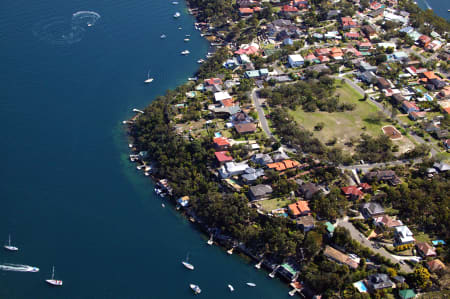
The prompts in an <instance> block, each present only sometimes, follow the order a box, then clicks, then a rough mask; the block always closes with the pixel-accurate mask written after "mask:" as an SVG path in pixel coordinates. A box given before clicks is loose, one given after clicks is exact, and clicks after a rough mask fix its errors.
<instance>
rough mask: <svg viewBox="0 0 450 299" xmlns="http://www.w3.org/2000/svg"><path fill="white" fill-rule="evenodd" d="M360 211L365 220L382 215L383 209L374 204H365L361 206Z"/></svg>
mask: <svg viewBox="0 0 450 299" xmlns="http://www.w3.org/2000/svg"><path fill="white" fill-rule="evenodd" d="M361 211H362V213H363V215H364V216H365V217H367V218H370V217H377V216H381V215H383V214H384V208H383V207H382V206H381V205H380V204H379V203H376V202H367V203H363V204H362V205H361Z"/></svg>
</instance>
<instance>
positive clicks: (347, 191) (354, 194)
mask: <svg viewBox="0 0 450 299" xmlns="http://www.w3.org/2000/svg"><path fill="white" fill-rule="evenodd" d="M341 190H342V193H344V195H345V196H346V197H347V198H349V199H352V200H358V199H361V198H362V197H363V196H364V192H362V191H361V190H360V189H359V188H358V187H356V186H348V187H342V188H341Z"/></svg>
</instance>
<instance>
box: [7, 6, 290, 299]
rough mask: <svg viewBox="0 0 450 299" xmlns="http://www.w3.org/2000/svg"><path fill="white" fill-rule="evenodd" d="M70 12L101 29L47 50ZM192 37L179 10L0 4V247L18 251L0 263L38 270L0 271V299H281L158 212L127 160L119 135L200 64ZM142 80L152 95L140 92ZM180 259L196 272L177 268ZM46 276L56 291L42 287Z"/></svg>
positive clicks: (282, 292) (263, 279) (272, 286)
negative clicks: (91, 14)
mask: <svg viewBox="0 0 450 299" xmlns="http://www.w3.org/2000/svg"><path fill="white" fill-rule="evenodd" d="M79 10H92V11H96V12H98V13H99V14H100V15H101V19H100V20H99V21H98V22H97V23H96V24H95V25H94V26H92V27H89V28H87V30H86V32H85V33H84V35H83V36H82V38H81V39H80V40H79V41H78V42H77V43H72V44H70V45H65V46H61V45H55V44H53V43H51V42H49V38H48V37H49V36H50V37H51V36H53V35H51V34H50V33H52V34H56V33H55V32H60V31H59V29H60V28H59V27H55V26H56V25H58V24H59V25H61V24H63V25H64V24H66V23H64V22H69V21H70V18H71V15H72V14H73V13H74V12H76V11H79ZM177 10H178V11H180V12H182V16H181V17H180V18H179V19H178V20H175V19H173V17H172V15H173V14H174V12H175V11H177ZM54 22H60V23H57V24H56V25H55V23H54ZM61 22H62V23H61ZM192 23H193V19H192V18H191V17H190V16H189V15H187V14H186V12H185V7H184V4H183V3H180V5H179V6H173V5H172V4H170V2H169V1H162V0H155V1H143V0H117V1H106V0H98V1H87V0H74V1H56V0H40V1H31V0H16V1H2V2H1V3H0V28H2V30H1V31H0V47H1V51H0V58H1V61H2V64H1V65H2V68H1V72H0V118H1V120H2V123H3V125H2V126H1V128H0V136H1V138H2V139H1V140H2V141H1V142H2V143H1V144H2V146H1V147H0V157H1V158H0V163H1V168H0V169H1V170H0V240H3V239H5V240H6V238H7V235H8V233H11V234H12V238H13V243H14V244H15V245H17V246H18V247H20V251H19V252H18V253H14V254H13V253H9V252H6V251H4V250H0V263H1V264H4V263H14V264H27V265H33V266H37V267H39V268H40V269H41V271H40V272H39V273H20V272H6V271H0V298H177V299H178V298H191V296H192V292H191V291H190V290H189V289H188V284H189V283H191V282H193V283H197V284H199V285H200V286H201V288H202V289H203V292H202V294H201V296H202V298H225V297H229V296H230V293H229V291H228V289H227V287H226V285H227V284H228V283H231V284H233V285H234V287H235V289H236V291H235V292H234V293H233V294H232V295H233V297H236V298H275V297H276V298H284V297H286V298H287V297H288V295H287V291H288V289H287V288H286V287H285V285H284V284H282V283H281V282H280V281H278V280H276V279H275V280H270V279H269V278H268V277H267V273H265V272H263V271H256V270H255V269H254V268H253V267H251V266H248V265H247V263H248V262H246V261H245V260H244V259H242V258H239V257H238V256H235V255H233V256H228V255H227V254H226V253H225V251H224V250H222V249H220V248H218V247H216V246H207V245H206V240H205V238H204V237H203V236H202V235H201V234H199V233H198V232H197V231H196V230H195V229H194V228H193V227H192V226H191V225H190V224H189V222H187V221H186V220H185V219H184V218H183V217H181V216H180V215H179V214H178V213H177V212H176V211H175V210H174V209H172V208H171V207H170V205H168V204H166V208H162V207H161V199H159V198H156V197H155V195H154V194H153V192H152V188H151V184H150V181H149V179H148V178H145V177H144V176H143V175H142V174H141V173H138V172H137V171H136V169H135V165H132V164H130V163H129V162H128V160H127V155H128V150H127V140H126V136H125V135H124V132H123V128H122V124H121V121H122V120H124V119H126V118H128V117H130V116H131V115H132V113H131V109H132V108H134V107H137V108H142V107H144V106H146V105H147V104H148V103H150V102H151V100H152V99H153V98H154V97H155V96H156V95H159V94H162V93H164V91H165V90H166V89H168V88H173V87H175V86H176V85H178V84H180V83H182V82H184V81H185V80H186V78H187V77H190V76H192V74H193V72H194V71H195V69H196V68H197V64H196V60H197V59H199V58H200V57H204V55H205V54H206V52H207V47H208V45H207V43H206V42H205V41H204V40H203V39H202V38H201V37H200V35H199V33H198V32H195V31H194V30H193V24H192ZM59 25H58V26H59ZM66 25H67V24H66ZM178 26H182V28H183V29H182V30H179V29H177V28H178ZM67 28H69V29H70V26H66V27H65V29H67ZM57 29H58V30H57ZM48 31H51V32H48ZM43 33H44V35H45V37H46V38H44V36H43V35H42V34H43ZM162 33H165V34H166V35H167V39H164V40H161V39H160V38H159V36H160V35H161V34H162ZM39 34H41V35H39ZM185 34H191V41H190V42H189V43H185V42H183V38H184V35H185ZM54 36H56V37H57V38H59V39H61V35H59V36H58V35H54ZM65 36H66V39H67V36H68V35H67V34H66V35H65ZM43 39H44V40H43ZM184 49H188V50H190V52H191V55H189V56H187V57H185V56H181V55H180V54H179V53H180V51H182V50H184ZM149 69H151V76H153V77H154V78H155V81H154V82H153V83H151V84H150V85H144V84H143V81H144V80H145V79H146V77H147V72H148V70H149ZM187 252H189V253H190V261H191V262H192V263H193V264H194V265H195V267H196V270H195V271H192V272H190V271H188V270H186V269H185V268H183V267H182V265H181V264H180V261H181V260H182V259H184V258H185V256H186V254H187ZM52 265H55V266H56V277H57V278H59V279H63V280H64V286H63V287H61V288H51V287H49V286H48V285H46V284H45V282H44V279H46V278H48V277H49V276H50V271H51V267H52ZM247 281H252V282H255V283H256V284H257V287H256V288H249V287H246V286H245V282H247Z"/></svg>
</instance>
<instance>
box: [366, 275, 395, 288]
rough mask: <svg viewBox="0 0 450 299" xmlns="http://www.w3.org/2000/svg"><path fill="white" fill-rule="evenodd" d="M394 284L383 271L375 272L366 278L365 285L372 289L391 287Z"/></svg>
mask: <svg viewBox="0 0 450 299" xmlns="http://www.w3.org/2000/svg"><path fill="white" fill-rule="evenodd" d="M394 285H395V284H394V283H393V282H392V281H391V280H390V279H389V276H388V275H387V274H384V273H376V274H373V275H370V276H369V277H368V278H367V286H368V287H369V289H370V290H372V291H377V290H382V289H388V288H392V287H393V286H394Z"/></svg>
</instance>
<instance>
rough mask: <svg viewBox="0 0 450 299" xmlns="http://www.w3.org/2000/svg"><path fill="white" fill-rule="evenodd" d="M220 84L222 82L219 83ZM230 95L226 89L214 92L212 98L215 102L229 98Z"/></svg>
mask: <svg viewBox="0 0 450 299" xmlns="http://www.w3.org/2000/svg"><path fill="white" fill-rule="evenodd" d="M221 84H222V83H221ZM231 98H232V97H231V96H230V94H229V93H228V92H227V91H218V92H215V93H214V100H215V101H216V102H219V101H223V100H226V99H231Z"/></svg>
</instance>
